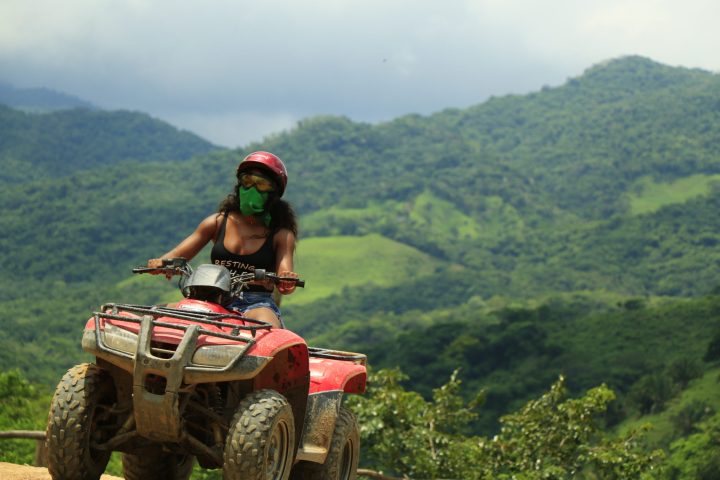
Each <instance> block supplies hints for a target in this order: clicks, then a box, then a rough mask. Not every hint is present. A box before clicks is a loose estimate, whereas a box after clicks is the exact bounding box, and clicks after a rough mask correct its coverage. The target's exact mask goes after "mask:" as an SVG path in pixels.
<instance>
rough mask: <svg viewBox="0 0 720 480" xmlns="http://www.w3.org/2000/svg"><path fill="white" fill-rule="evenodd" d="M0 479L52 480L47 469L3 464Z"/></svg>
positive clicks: (104, 478)
mask: <svg viewBox="0 0 720 480" xmlns="http://www.w3.org/2000/svg"><path fill="white" fill-rule="evenodd" d="M0 478H1V479H2V480H52V478H51V477H50V474H49V473H48V471H47V468H44V467H30V466H27V465H15V464H12V463H5V462H0ZM100 478H101V480H122V479H121V478H119V477H113V476H110V475H103V476H102V477H100Z"/></svg>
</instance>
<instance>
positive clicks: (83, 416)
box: [47, 298, 366, 480]
mask: <svg viewBox="0 0 720 480" xmlns="http://www.w3.org/2000/svg"><path fill="white" fill-rule="evenodd" d="M82 346H83V349H84V350H85V351H86V352H88V353H90V354H92V355H94V356H95V358H96V361H95V362H94V363H88V364H82V365H78V366H76V367H73V368H72V369H70V370H69V371H68V373H67V374H66V375H65V377H63V379H62V380H61V382H60V384H59V385H58V388H57V390H56V393H55V397H54V398H53V402H52V406H51V410H50V414H49V421H48V428H47V436H48V449H49V469H50V472H51V474H52V477H53V479H54V480H61V479H63V480H65V479H81V480H90V479H98V478H99V477H100V475H101V474H102V472H103V471H104V470H105V467H106V465H107V462H108V459H109V456H110V454H111V452H113V451H119V452H122V453H123V469H124V474H125V478H126V479H134V480H149V479H156V478H157V479H186V478H189V475H190V471H191V469H192V465H193V463H194V460H195V459H196V460H197V462H198V463H199V464H200V466H201V467H203V468H208V469H220V468H221V469H222V470H223V478H224V479H226V480H241V479H242V480H247V479H263V480H266V479H273V480H275V479H287V478H298V479H311V478H312V479H338V480H339V479H351V478H355V471H356V470H357V464H358V458H359V436H358V427H357V423H356V421H355V419H354V417H353V416H352V414H351V413H350V412H349V411H348V410H347V409H345V408H344V407H343V406H342V398H343V395H344V394H346V393H363V392H364V390H365V381H366V367H365V356H364V355H361V354H356V353H350V352H340V351H332V350H324V349H317V348H309V347H308V346H307V344H306V343H305V341H304V340H303V339H302V338H301V337H300V336H298V335H296V334H295V333H293V332H292V331H290V330H286V329H276V328H271V326H270V325H269V324H266V323H264V322H260V321H256V320H251V319H247V318H244V317H242V316H240V315H237V314H234V313H232V312H230V311H228V310H225V309H224V308H223V307H222V306H220V305H218V304H216V303H212V302H207V301H200V300H194V299H191V298H186V299H184V300H182V301H180V302H179V303H178V304H177V305H176V306H175V307H174V308H168V307H157V306H141V305H123V304H106V305H103V306H102V307H101V309H100V311H99V312H96V313H95V315H94V316H93V317H92V318H91V319H90V320H89V321H88V322H87V324H86V326H85V331H84V334H83V339H82Z"/></svg>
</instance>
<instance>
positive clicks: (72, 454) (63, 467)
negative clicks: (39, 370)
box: [46, 363, 117, 480]
mask: <svg viewBox="0 0 720 480" xmlns="http://www.w3.org/2000/svg"><path fill="white" fill-rule="evenodd" d="M114 403H115V387H114V384H113V382H112V378H111V377H110V375H108V373H107V372H106V371H105V370H103V369H101V368H100V367H98V366H97V365H95V364H92V363H83V364H80V365H76V366H74V367H72V368H71V369H70V370H68V371H67V373H66V374H65V375H64V376H63V378H62V379H61V380H60V383H59V384H58V386H57V388H56V389H55V395H54V396H53V399H52V403H51V404H50V412H49V414H48V425H47V431H46V437H47V449H48V470H49V471H50V475H51V476H52V478H53V480H97V479H99V478H100V475H102V473H103V472H104V471H105V467H106V466H107V463H108V460H109V459H110V451H107V450H99V449H97V448H95V444H97V443H102V442H105V441H107V440H108V439H109V438H110V437H111V436H112V435H113V434H114V430H115V429H116V428H117V424H116V419H115V418H114V416H113V415H112V414H111V413H110V409H111V408H112V406H113V404H114Z"/></svg>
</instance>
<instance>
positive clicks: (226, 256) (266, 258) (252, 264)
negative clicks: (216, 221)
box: [210, 212, 276, 292]
mask: <svg viewBox="0 0 720 480" xmlns="http://www.w3.org/2000/svg"><path fill="white" fill-rule="evenodd" d="M227 219H228V214H227V212H225V215H224V217H223V221H222V224H221V225H220V231H219V232H218V234H217V237H216V238H215V245H213V248H212V251H211V252H210V261H211V262H212V263H213V264H215V265H222V266H224V267H226V268H227V269H228V270H230V274H231V275H232V277H233V278H235V277H236V276H238V275H240V273H242V272H253V271H255V269H256V268H262V269H265V270H267V271H269V272H273V271H275V260H276V256H275V249H274V248H273V237H272V235H270V236H268V237H267V239H265V243H263V244H262V246H261V247H260V248H259V249H258V250H257V251H256V252H254V253H250V254H248V255H239V254H237V253H233V252H230V251H228V249H227V248H225V225H226V224H227ZM247 290H248V291H251V292H267V291H268V290H267V289H266V288H265V287H263V286H262V285H248V288H247Z"/></svg>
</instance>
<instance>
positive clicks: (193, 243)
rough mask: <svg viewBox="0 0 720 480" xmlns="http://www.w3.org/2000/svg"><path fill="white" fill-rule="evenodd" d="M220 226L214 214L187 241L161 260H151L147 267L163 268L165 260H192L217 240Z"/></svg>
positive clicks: (216, 215)
mask: <svg viewBox="0 0 720 480" xmlns="http://www.w3.org/2000/svg"><path fill="white" fill-rule="evenodd" d="M217 225H218V214H217V213H213V214H212V215H210V216H208V217H207V218H206V219H204V220H203V221H202V222H200V225H198V227H197V228H196V229H195V231H194V232H193V233H191V234H190V235H189V236H188V237H187V238H185V240H183V241H182V242H180V243H179V244H178V245H177V246H176V247H175V248H173V249H172V250H170V251H169V252H167V253H166V254H164V255H163V256H161V257H160V258H151V259H150V260H148V263H147V266H148V267H150V268H160V267H162V259H163V258H177V257H183V258H186V259H188V260H191V259H192V258H193V257H194V256H195V255H197V254H198V252H199V251H200V250H202V249H203V247H204V246H205V245H207V243H208V242H209V241H210V240H212V239H213V238H215V233H216V232H217Z"/></svg>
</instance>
